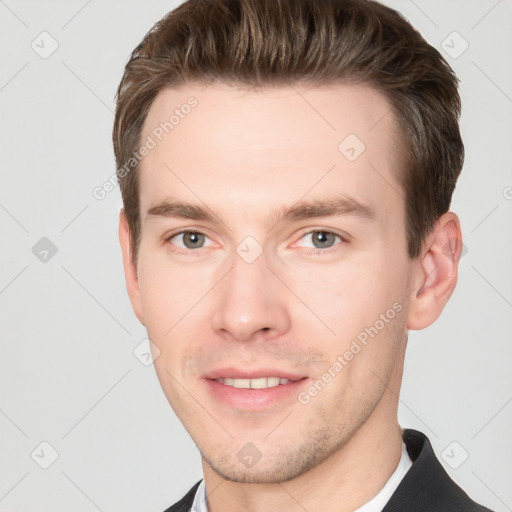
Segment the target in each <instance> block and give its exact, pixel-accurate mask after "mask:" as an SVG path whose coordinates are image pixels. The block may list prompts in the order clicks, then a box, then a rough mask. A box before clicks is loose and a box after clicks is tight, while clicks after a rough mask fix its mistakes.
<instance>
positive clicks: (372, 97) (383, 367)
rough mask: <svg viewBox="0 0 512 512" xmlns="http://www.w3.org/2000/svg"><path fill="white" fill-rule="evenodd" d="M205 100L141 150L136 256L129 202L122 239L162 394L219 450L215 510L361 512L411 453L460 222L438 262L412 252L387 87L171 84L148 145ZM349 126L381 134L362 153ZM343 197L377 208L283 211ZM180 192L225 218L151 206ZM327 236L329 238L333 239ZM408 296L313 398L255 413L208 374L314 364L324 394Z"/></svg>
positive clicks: (440, 238)
mask: <svg viewBox="0 0 512 512" xmlns="http://www.w3.org/2000/svg"><path fill="white" fill-rule="evenodd" d="M190 96H194V97H195V98H196V99H197V101H198V105H197V107H196V108H194V109H193V111H192V112H191V113H190V114H189V115H188V116H186V117H185V118H184V119H182V120H180V123H179V124H178V125H177V126H175V128H174V129H173V130H172V132H170V133H169V134H168V135H167V136H166V137H165V138H164V139H163V140H162V141H161V142H159V143H158V145H157V146H156V147H155V148H154V149H152V150H151V151H150V152H149V154H148V155H147V156H146V157H145V158H144V160H143V161H142V163H141V169H140V200H141V242H140V248H139V253H138V259H137V264H136V265H135V264H134V263H133V254H132V250H131V247H130V241H129V231H128V226H127V223H126V218H125V216H124V213H123V212H121V215H120V225H119V236H120V241H121V247H122V251H123V259H124V267H125V274H126V282H127V288H128V293H129V296H130V299H131V302H132V305H133V308H134V311H135V313H136V315H137V317H138V318H139V320H140V321H141V322H142V323H143V324H144V325H145V327H146V329H147V331H148V336H149V338H150V339H151V340H152V342H153V343H154V344H155V346H156V347H158V349H159V351H160V354H159V356H158V357H157V358H156V359H155V362H154V365H155V369H156V372H157V375H158V378H159V380H160V383H161V386H162V389H163V391H164V393H165V395H166V397H167V399H168V401H169V403H170V405H171V406H172V408H173V409H174V411H175V413H176V414H177V416H178V417H179V419H180V420H181V422H182V423H183V425H184V426H185V428H186V429H187V431H188V432H189V434H190V435H191V437H192V439H193V440H194V442H195V443H196V445H197V446H198V448H199V450H200V452H201V456H202V465H203V471H204V477H205V483H206V490H207V494H208V507H209V510H210V511H211V512H220V511H224V512H230V511H236V510H247V511H254V512H259V511H263V510H283V511H296V510H297V511H298V510H304V509H306V510H323V511H326V512H329V511H331V510H332V511H334V510H336V511H338V512H339V511H350V510H354V509H355V508H357V507H359V506H361V505H362V504H364V503H366V502H367V501H369V500H370V499H371V498H372V497H373V496H375V495H376V494H377V493H378V491H379V490H380V489H381V488H382V486H383V485H384V484H385V482H386V481H387V479H388V478H389V477H390V475H391V474H392V473H393V471H394V470H395V468H396V466H397V464H398V461H399V459H400V452H401V443H402V441H401V431H400V427H399V424H398V421H397V407H398V393H399V390H400V383H401V377H402V370H403V360H404V355H405V348H406V342H407V331H408V330H409V329H422V328H424V327H426V326H428V325H430V324H431V323H432V322H434V321H435V320H436V318H437V317H438V316H439V315H440V313H441V311H442V309H443V307H444V305H445V304H446V302H447V301H448V299H449V297H450V295H451V293H452V291H453V289H454V287H455V284H456V280H457V265H458V260H459V257H460V249H461V243H460V240H461V233H460V227H459V221H458V218H457V216H456V215H455V214H454V213H452V212H448V213H446V214H445V215H443V216H442V217H440V218H439V219H438V221H437V223H436V225H435V227H434V229H433V231H432V232H431V233H430V234H429V236H428V237H427V238H426V239H425V242H424V246H423V250H422V253H421V255H420V257H418V258H417V259H414V260H411V259H410V258H409V257H408V254H407V242H406V235H405V233H406V231H405V205H404V198H403V195H402V190H401V187H400V185H399V183H398V180H397V169H399V168H400V165H401V164H400V151H399V150H400V146H399V143H398V142H397V141H398V140H399V138H398V137H397V129H396V125H395V119H394V116H393V115H392V113H391V112H390V106H389V103H388V102H387V100H386V99H385V97H384V96H383V95H382V94H380V93H379V92H377V91H375V90H374V89H372V88H369V87H363V86H360V85H358V86H356V85H347V84H333V85H330V86H323V87H314V88H312V87H310V88H307V89H301V88H299V87H298V86H297V87H293V88H292V87H281V88H277V89H271V90H270V89H268V90H264V91H254V90H253V91H249V90H244V89H242V88H237V87H232V86H228V85H226V84H219V83H215V84H210V85H209V86H208V87H206V88H205V87H204V85H201V84H187V85H186V86H183V87H181V88H178V89H165V90H162V91H161V92H160V93H159V95H158V96H157V98H156V99H155V101H154V102H153V104H152V106H151V109H150V111H149V113H148V116H147V118H146V121H145V124H144V127H143V132H142V139H141V140H145V138H146V137H147V136H148V135H150V134H151V133H152V130H153V129H154V127H156V126H158V125H159V123H160V122H163V121H165V120H166V119H168V117H169V115H170V113H172V111H174V109H176V108H179V107H180V105H183V104H184V103H185V102H186V100H187V98H189V97H190ZM348 134H356V135H357V137H358V138H359V139H360V140H362V141H363V142H364V144H365V146H366V149H365V151H364V152H363V153H362V154H361V155H360V156H359V157H358V158H357V159H356V160H355V161H349V160H348V159H347V158H346V157H345V156H344V155H343V154H341V153H340V151H339V150H338V145H339V144H340V142H341V141H342V140H343V139H344V138H345V137H346V136H347V135H348ZM340 195H344V196H345V197H347V196H348V197H350V198H352V199H353V200H354V201H357V202H358V203H360V204H363V205H366V206H367V207H369V208H371V209H372V211H373V213H374V214H373V217H372V218H367V217H365V216H363V215H357V214H354V213H351V214H343V215H336V216H323V217H314V218H304V219H300V220H282V221H280V222H277V223H276V218H275V217H272V215H273V212H275V211H279V209H283V208H286V207H290V206H292V205H294V204H296V203H297V202H298V201H299V200H301V201H304V200H313V199H314V200H319V201H323V200H327V199H330V198H332V197H334V196H340ZM170 200H174V201H181V202H186V203H191V204H195V205H200V206H203V207H204V206H206V207H207V208H208V209H209V211H210V212H213V215H214V217H213V219H212V220H197V219H187V218H176V217H170V216H163V215H148V211H149V209H150V208H152V207H154V206H155V205H159V204H161V203H162V202H165V201H170ZM187 230H188V231H189V232H190V231H194V232H200V233H202V234H204V235H206V237H205V238H201V239H200V240H199V243H198V240H197V239H195V245H193V244H192V246H191V245H190V243H189V242H190V238H188V239H186V238H185V237H184V236H183V235H175V234H176V233H178V232H180V231H187ZM319 231H320V232H322V233H323V236H327V240H328V241H329V243H328V244H327V245H322V246H320V247H319V246H318V244H315V242H314V238H313V236H312V234H311V233H312V232H319ZM325 232H327V233H335V234H336V235H339V236H334V237H333V236H330V235H328V234H326V233H325ZM317 234H318V233H317ZM174 235H175V236H174ZM247 236H252V237H253V238H254V240H256V241H257V243H258V244H259V246H260V248H261V250H262V253H261V254H260V255H259V257H258V258H257V259H256V260H255V261H253V262H252V263H248V262H247V261H246V260H245V259H244V258H243V257H241V256H240V255H239V253H237V251H236V249H237V247H238V246H239V244H240V243H241V242H242V241H243V240H244V239H245V238H246V237H247ZM324 240H325V239H324ZM450 241H452V242H450ZM193 242H194V241H193ZM186 243H187V245H185V244H186ZM450 243H451V244H452V245H450ZM253 245H254V244H253ZM191 247H192V248H191ZM251 247H252V246H251ZM254 247H256V246H255V245H254ZM254 247H253V248H252V249H250V250H255V249H254ZM447 248H449V250H447ZM315 249H316V253H314V252H312V251H314V250H315ZM397 303H398V304H399V305H400V306H401V308H400V309H401V311H400V312H399V313H397V314H396V315H394V317H393V319H392V320H390V321H389V322H387V323H385V326H384V327H383V328H382V329H380V330H379V332H378V334H377V335H376V336H375V337H374V338H373V339H371V340H370V341H369V342H368V344H367V345H366V346H364V348H362V350H361V351H360V352H359V353H358V354H357V355H355V356H354V357H353V359H352V360H350V361H349V362H348V364H347V365H346V366H344V367H343V369H342V370H341V371H339V372H337V373H336V376H335V377H334V378H333V379H332V380H331V381H330V382H329V383H328V384H327V385H326V386H325V387H324V388H323V389H322V390H321V392H319V393H318V394H317V395H316V396H314V397H313V398H311V400H310V402H309V403H307V404H303V403H300V402H299V401H298V399H297V394H296V393H293V394H292V395H290V396H287V397H285V398H284V399H282V400H279V401H277V402H276V403H274V404H272V405H271V406H269V407H267V408H264V409H262V410H246V409H243V410H242V409H237V408H236V407H229V406H227V405H226V404H225V403H223V402H222V401H219V400H218V399H217V398H216V397H215V396H213V395H212V393H211V392H210V388H209V386H208V385H207V382H206V380H205V379H204V376H205V374H208V372H211V371H213V370H216V369H218V368H225V367H232V368H235V369H240V370H245V371H250V370H256V369H260V368H268V367H270V368H273V369H275V368H279V369H282V370H283V372H284V371H286V372H291V373H293V374H300V375H301V376H303V377H305V379H304V380H303V381H301V383H299V388H298V390H299V391H305V390H308V389H309V388H310V387H311V385H312V384H313V383H314V382H315V381H316V380H317V379H319V378H320V377H321V376H322V375H323V374H324V373H325V372H326V371H327V370H328V368H329V367H331V368H332V365H333V363H334V362H335V361H336V360H337V357H338V356H339V355H340V354H344V353H345V351H346V350H347V349H349V348H350V346H351V342H352V341H353V340H354V339H355V338H356V336H357V335H358V334H359V333H361V332H362V331H364V329H365V327H369V326H372V325H374V324H375V322H376V320H378V319H379V318H380V315H381V314H385V313H386V311H387V310H389V309H390V308H392V305H393V304H397ZM247 443H251V446H254V447H256V449H257V453H259V456H260V458H259V460H258V461H257V463H256V464H254V465H253V466H252V467H247V466H246V465H245V464H243V463H242V462H241V460H240V458H239V457H237V454H238V453H239V451H240V450H241V449H242V448H243V447H244V446H245V445H246V444H247ZM368 468H372V470H371V471H368Z"/></svg>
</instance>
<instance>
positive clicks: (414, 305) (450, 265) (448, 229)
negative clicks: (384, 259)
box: [407, 212, 462, 330]
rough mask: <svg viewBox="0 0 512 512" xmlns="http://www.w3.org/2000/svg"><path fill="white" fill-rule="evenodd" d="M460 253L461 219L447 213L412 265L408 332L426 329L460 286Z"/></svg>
mask: <svg viewBox="0 0 512 512" xmlns="http://www.w3.org/2000/svg"><path fill="white" fill-rule="evenodd" d="M461 253H462V233H461V230H460V223H459V218H458V217H457V215H455V213H453V212H447V213H445V214H444V215H442V216H441V217H439V219H438V220H437V222H436V223H435V225H434V229H433V230H432V232H431V233H430V235H428V236H427V238H426V239H425V242H424V244H423V249H422V253H421V255H420V256H419V257H418V258H417V260H416V262H415V263H414V264H413V275H412V282H411V286H412V290H411V292H410V293H411V302H410V308H409V313H408V316H407V328H408V329H414V330H418V329H424V328H425V327H427V326H429V325H431V324H432V323H434V322H435V321H436V320H437V318H438V317H439V315H440V314H441V312H442V310H443V308H444V306H445V305H446V303H447V302H448V299H449V298H450V296H451V294H452V292H453V290H454V289H455V285H456V284H457V275H458V266H459V260H460V256H461Z"/></svg>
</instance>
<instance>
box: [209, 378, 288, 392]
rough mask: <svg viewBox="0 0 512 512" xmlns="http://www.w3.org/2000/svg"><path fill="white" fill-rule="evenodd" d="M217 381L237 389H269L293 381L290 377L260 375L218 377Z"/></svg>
mask: <svg viewBox="0 0 512 512" xmlns="http://www.w3.org/2000/svg"><path fill="white" fill-rule="evenodd" d="M216 381H217V382H220V383H221V384H224V385H225V386H231V387H233V388H237V389H267V388H274V387H276V386H279V385H283V384H289V383H290V382H293V381H292V380H290V379H285V378H282V377H260V378H258V379H229V378H224V379H216Z"/></svg>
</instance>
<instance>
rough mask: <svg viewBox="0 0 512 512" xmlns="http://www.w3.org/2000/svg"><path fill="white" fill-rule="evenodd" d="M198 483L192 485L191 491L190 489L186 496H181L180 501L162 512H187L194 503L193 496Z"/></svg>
mask: <svg viewBox="0 0 512 512" xmlns="http://www.w3.org/2000/svg"><path fill="white" fill-rule="evenodd" d="M200 483H201V480H199V482H197V483H196V484H194V486H193V487H192V489H190V491H188V492H187V494H185V496H183V498H181V500H180V501H178V502H176V503H175V504H174V505H171V506H170V507H169V508H167V509H165V510H164V512H189V511H190V508H191V507H192V503H193V502H194V496H195V494H196V491H197V488H198V487H199V484H200Z"/></svg>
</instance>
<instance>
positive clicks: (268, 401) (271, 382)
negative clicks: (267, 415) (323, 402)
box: [203, 369, 310, 411]
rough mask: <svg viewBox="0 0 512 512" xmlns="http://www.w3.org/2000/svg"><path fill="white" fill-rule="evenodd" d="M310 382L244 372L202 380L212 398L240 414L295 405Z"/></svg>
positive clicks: (284, 375)
mask: <svg viewBox="0 0 512 512" xmlns="http://www.w3.org/2000/svg"><path fill="white" fill-rule="evenodd" d="M309 380H310V379H309V378H308V377H306V376H301V375H295V374H291V373H288V372H282V371H279V370H275V369H273V370H259V371H254V372H242V371H240V370H236V369H224V370H218V371H215V372H211V373H210V374H208V375H206V376H205V377H204V378H203V382H206V385H207V392H208V393H209V395H210V396H211V398H212V399H213V400H214V401H215V402H217V403H220V404H222V405H223V406H228V407H229V408H230V409H235V410H240V411H263V410H267V409H270V408H272V407H275V406H286V405H292V404H296V401H297V394H298V393H299V391H300V389H301V388H302V387H303V386H304V385H306V383H307V382H308V381H309Z"/></svg>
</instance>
